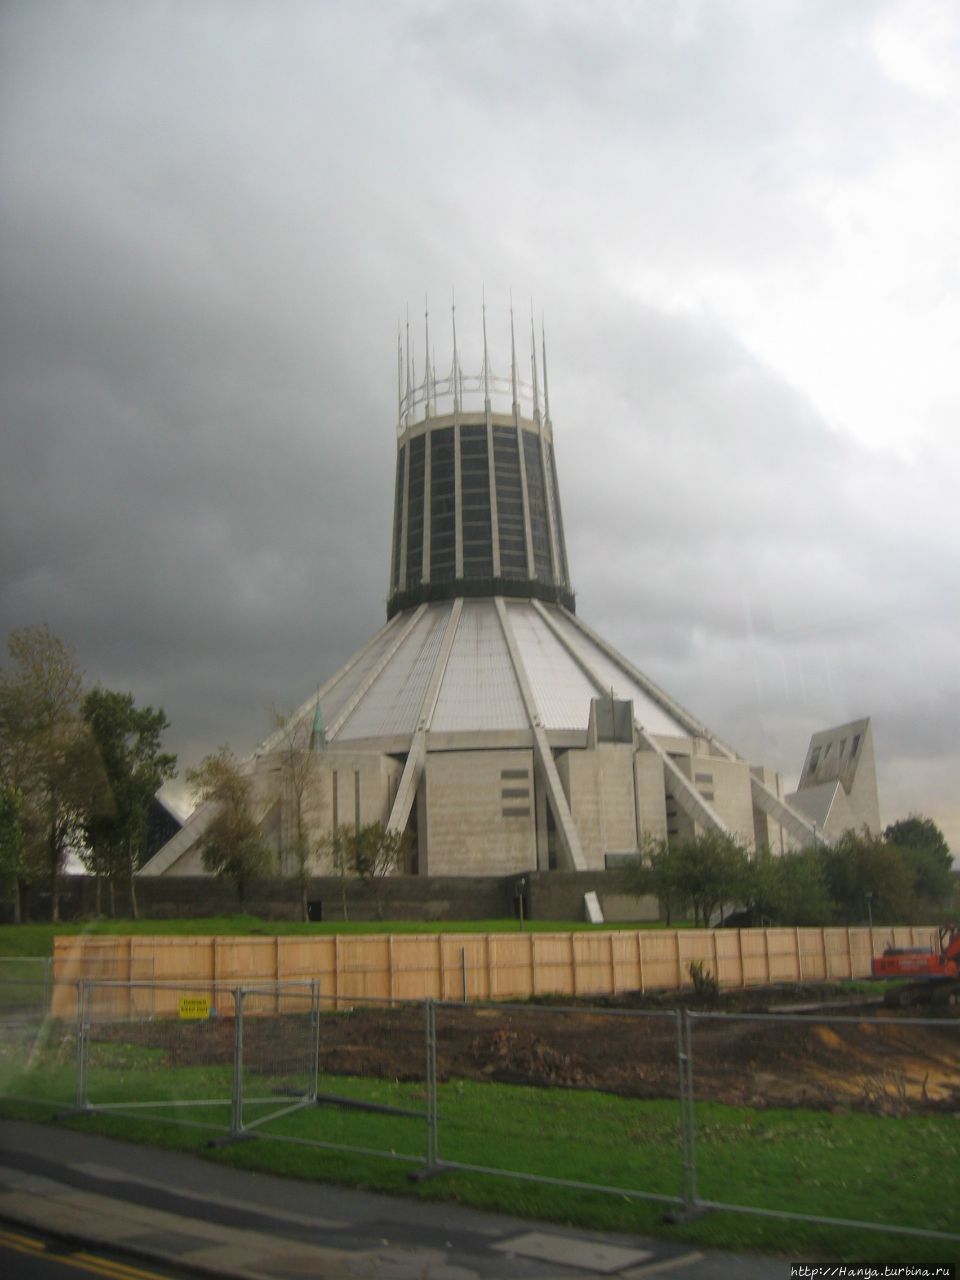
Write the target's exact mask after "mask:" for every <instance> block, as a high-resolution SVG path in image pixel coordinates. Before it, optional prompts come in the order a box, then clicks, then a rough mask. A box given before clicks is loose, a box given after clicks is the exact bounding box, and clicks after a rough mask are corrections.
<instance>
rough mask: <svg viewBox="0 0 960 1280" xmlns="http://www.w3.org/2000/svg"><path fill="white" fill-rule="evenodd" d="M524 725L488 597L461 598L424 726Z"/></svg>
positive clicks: (456, 729)
mask: <svg viewBox="0 0 960 1280" xmlns="http://www.w3.org/2000/svg"><path fill="white" fill-rule="evenodd" d="M528 726H529V721H528V719H527V713H526V710H525V708H524V705H523V698H522V697H521V695H520V688H519V686H518V684H517V678H516V676H515V675H514V671H513V663H512V662H511V661H510V653H509V650H508V649H507V645H506V641H505V640H504V638H503V629H502V627H501V626H500V619H499V617H498V616H497V611H496V607H495V605H494V603H493V601H492V600H467V601H465V602H464V606H463V613H462V614H461V615H460V626H459V627H458V628H457V635H456V639H455V640H454V643H453V648H452V650H451V651H450V658H449V661H448V662H447V669H446V672H445V673H444V677H443V685H442V688H441V690H440V697H439V699H438V701H437V708H436V711H435V712H434V716H433V721H432V723H431V725H430V728H431V729H432V730H433V731H435V732H437V733H469V732H470V731H476V732H481V731H484V730H496V729H526V728H527V727H528Z"/></svg>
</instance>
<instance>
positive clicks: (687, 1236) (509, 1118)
mask: <svg viewBox="0 0 960 1280" xmlns="http://www.w3.org/2000/svg"><path fill="white" fill-rule="evenodd" d="M168 1047H169V1046H168ZM74 1051H75V1043H74V1041H73V1037H72V1033H71V1031H70V1029H69V1028H66V1029H61V1028H59V1027H57V1026H56V1025H53V1024H50V1025H48V1027H47V1034H46V1035H45V1036H42V1037H40V1038H35V1039H34V1040H33V1042H32V1043H28V1037H27V1035H26V1033H24V1041H23V1043H21V1044H19V1045H18V1044H16V1043H15V1042H13V1040H12V1039H11V1038H9V1037H6V1036H5V1037H4V1040H3V1047H2V1049H0V1093H6V1094H7V1098H6V1100H4V1101H3V1102H2V1103H0V1109H2V1112H3V1114H7V1115H22V1116H30V1117H33V1118H39V1119H50V1118H51V1117H52V1116H53V1115H54V1114H55V1113H56V1112H57V1111H62V1110H63V1109H64V1108H69V1106H70V1105H71V1104H72V1102H73V1098H74V1061H73V1058H74ZM165 1053H166V1050H162V1049H159V1048H157V1047H155V1046H150V1045H148V1044H142V1043H140V1044H133V1043H128V1042H126V1041H124V1040H121V1039H116V1038H114V1036H113V1035H111V1036H109V1037H107V1036H104V1037H101V1038H98V1039H96V1040H95V1042H94V1043H93V1044H92V1047H91V1056H90V1062H89V1071H88V1090H89V1098H90V1099H91V1101H92V1102H94V1103H101V1104H103V1103H110V1102H113V1103H128V1104H129V1103H134V1102H136V1103H138V1104H142V1103H143V1102H145V1101H146V1102H149V1103H151V1104H152V1105H151V1106H150V1107H147V1108H142V1107H138V1108H137V1109H133V1110H130V1111H129V1112H128V1113H126V1114H119V1113H117V1112H107V1113H94V1114H86V1115H79V1116H74V1117H72V1118H71V1119H69V1120H67V1121H61V1123H69V1124H70V1125H71V1126H74V1125H75V1126H79V1127H82V1128H89V1129H95V1130H96V1131H98V1132H103V1133H108V1134H111V1135H114V1136H117V1137H122V1138H127V1139H132V1140H134V1141H141V1142H148V1143H152V1144H155V1145H159V1146H168V1147H176V1148H179V1149H187V1150H193V1151H198V1152H203V1153H204V1154H205V1155H207V1156H208V1158H210V1159H215V1160H220V1161H224V1162H226V1163H229V1164H232V1165H235V1166H238V1167H243V1168H248V1169H259V1170H264V1171H270V1172H275V1173H280V1174H286V1175H289V1176H296V1177H301V1178H312V1179H317V1180H319V1181H336V1182H343V1183H348V1184H350V1185H354V1186H361V1187H367V1188H370V1189H375V1190H380V1191H386V1192H390V1193H393V1194H403V1195H409V1196H416V1197H418V1198H424V1199H429V1200H448V1201H455V1202H457V1203H461V1204H470V1205H475V1206H478V1207H483V1208H488V1209H494V1210H500V1211H503V1212H506V1213H510V1214H516V1215H520V1216H531V1217H540V1218H545V1219H548V1220H552V1221H556V1222H564V1223H570V1224H575V1225H579V1226H584V1227H592V1228H599V1229H609V1230H624V1231H634V1232H656V1233H657V1234H665V1235H669V1236H672V1237H674V1238H677V1239H682V1240H685V1241H688V1242H690V1243H699V1244H704V1245H711V1246H716V1247H723V1248H731V1249H751V1248H755V1249H761V1250H768V1251H771V1252H778V1253H785V1254H787V1255H790V1256H793V1257H794V1258H804V1259H805V1260H810V1259H812V1258H817V1257H819V1258H828V1259H830V1260H833V1261H859V1262H867V1261H870V1262H886V1263H889V1262H893V1261H894V1260H896V1261H901V1262H910V1263H915V1264H919V1263H921V1262H924V1263H928V1264H931V1263H943V1262H946V1261H951V1260H954V1259H955V1258H956V1255H957V1251H958V1249H957V1245H956V1243H952V1244H951V1243H949V1242H944V1241H932V1240H922V1239H908V1238H905V1237H899V1238H898V1237H895V1236H892V1235H889V1234H885V1233H875V1232H869V1231H862V1230H855V1229H850V1230H848V1229H840V1228H834V1227H822V1226H814V1225H808V1224H805V1223H798V1222H791V1221H785V1220H779V1219H765V1218H762V1217H749V1216H742V1215H739V1214H732V1213H726V1212H717V1213H712V1214H709V1215H707V1216H705V1217H703V1218H700V1219H698V1220H695V1221H693V1222H689V1223H687V1224H685V1225H683V1226H667V1225H665V1224H664V1223H663V1221H662V1214H663V1206H662V1205H657V1204H653V1203H649V1202H643V1201H637V1200H634V1199H631V1198H629V1197H628V1196H627V1195H625V1194H599V1193H593V1192H586V1191H582V1190H577V1189H572V1188H567V1187H562V1186H553V1185H550V1186H547V1185H539V1184H536V1183H533V1182H528V1181H523V1180H520V1179H519V1178H516V1179H510V1178H508V1177H503V1176H494V1175H490V1174H481V1173H477V1172H464V1171H451V1172H449V1173H446V1174H444V1175H443V1176H441V1177H438V1178H432V1179H429V1180H428V1181H426V1182H423V1183H419V1184H413V1183H411V1182H410V1181H409V1180H408V1173H409V1171H410V1168H411V1166H412V1165H413V1164H415V1163H417V1162H420V1161H422V1159H423V1155H424V1153H425V1150H426V1141H427V1128H426V1121H425V1109H426V1097H425V1089H424V1086H423V1084H422V1083H420V1082H416V1081H414V1082H396V1081H392V1080H381V1079H366V1078H360V1077H355V1076H351V1077H342V1076H338V1077H333V1076H328V1077H323V1078H321V1080H320V1082H319V1092H320V1093H321V1094H323V1095H327V1094H329V1095H334V1096H336V1097H338V1098H340V1099H343V1100H347V1099H351V1100H355V1101H360V1102H363V1103H366V1104H374V1105H376V1106H378V1107H381V1108H383V1110H381V1111H372V1110H369V1109H365V1110H361V1109H357V1108H353V1107H349V1106H343V1105H339V1106H338V1105H331V1104H330V1103H329V1102H328V1103H325V1104H324V1105H320V1106H311V1107H309V1108H306V1109H303V1110H299V1111H295V1112H292V1113H287V1114H284V1115H280V1116H277V1117H276V1118H274V1119H272V1120H269V1122H268V1123H266V1124H263V1125H262V1126H260V1127H257V1129H256V1132H257V1133H259V1134H260V1136H261V1141H258V1142H249V1143H241V1144H238V1145H235V1146H227V1147H221V1148H217V1149H214V1150H209V1151H208V1150H206V1149H205V1143H206V1141H207V1140H208V1139H209V1138H210V1137H211V1128H212V1129H215V1130H219V1131H221V1132H222V1131H224V1130H226V1129H227V1128H228V1127H229V1119H230V1107H229V1099H230V1096H231V1071H230V1066H229V1064H228V1063H224V1062H214V1061H210V1062H204V1061H202V1054H194V1055H193V1056H192V1057H191V1056H189V1055H188V1057H187V1059H186V1060H187V1061H188V1062H189V1063H190V1065H182V1066H181V1065H178V1066H175V1067H171V1066H170V1065H169V1059H167V1058H165ZM244 1087H245V1093H246V1096H247V1097H248V1098H249V1099H251V1101H249V1102H248V1104H247V1106H246V1107H245V1110H244V1122H245V1124H247V1125H250V1124H252V1123H254V1122H257V1123H259V1122H260V1121H262V1120H263V1119H264V1118H265V1117H266V1116H268V1115H270V1113H274V1114H275V1115H276V1113H277V1112H278V1111H279V1110H281V1109H283V1108H284V1107H286V1106H289V1104H290V1102H291V1099H292V1096H293V1094H295V1093H296V1091H297V1089H298V1088H303V1077H302V1076H301V1077H299V1078H294V1077H292V1076H291V1077H288V1076H287V1075H285V1074H284V1069H283V1068H282V1067H277V1068H274V1069H271V1071H269V1072H268V1071H266V1070H264V1071H261V1072H259V1073H254V1072H248V1073H247V1074H245V1079H244ZM254 1098H259V1099H263V1100H264V1101H261V1102H255V1101H253V1100H252V1099H254ZM24 1099H33V1100H34V1101H32V1102H28V1101H25V1100H24ZM174 1100H180V1102H181V1104H182V1105H179V1106H169V1105H168V1106H166V1107H163V1106H161V1105H159V1104H163V1103H167V1104H169V1103H172V1102H173V1101H174ZM187 1103H193V1104H197V1103H199V1104H200V1105H191V1106H188V1105H185V1104H187ZM438 1107H439V1124H438V1141H439V1156H440V1160H441V1161H443V1160H447V1161H452V1162H457V1163H461V1164H469V1165H476V1166H483V1167H487V1168H499V1169H502V1170H508V1171H511V1172H513V1173H514V1174H517V1175H521V1176H522V1175H524V1174H527V1175H530V1174H538V1175H545V1176H548V1177H554V1178H557V1177H563V1178H565V1179H569V1180H571V1181H581V1182H597V1183H601V1184H603V1185H604V1186H607V1187H610V1188H622V1189H623V1191H624V1192H626V1191H628V1190H629V1189H636V1190H645V1191H648V1192H655V1193H658V1194H661V1195H665V1196H674V1195H677V1194H678V1193H679V1190H680V1176H681V1175H680V1156H679V1137H678V1107H677V1104H676V1103H675V1102H670V1101H638V1100H633V1099H627V1098H620V1097H616V1096H614V1095H612V1094H605V1093H597V1092H592V1091H588V1090H568V1089H548V1088H532V1087H528V1086H510V1085H503V1084H492V1083H477V1082H473V1081H466V1080H449V1081H445V1082H442V1083H441V1084H440V1085H439V1090H438ZM388 1109H392V1110H388ZM403 1112H406V1113H409V1114H401V1113H403ZM494 1118H495V1120H494ZM170 1120H175V1121H177V1122H178V1123H176V1124H170V1123H169V1121H170ZM696 1123H697V1168H698V1191H699V1195H700V1196H701V1197H702V1198H704V1199H716V1200H723V1201H726V1202H728V1203H735V1204H743V1205H754V1206H758V1207H761V1208H766V1209H782V1210H789V1211H791V1212H795V1213H811V1214H824V1215H831V1216H837V1217H849V1218H862V1219H865V1220H868V1221H874V1222H882V1221H884V1220H888V1221H891V1222H897V1223H903V1224H905V1225H913V1226H923V1227H925V1228H927V1229H933V1230H940V1231H949V1232H953V1233H960V1202H958V1201H957V1197H956V1195H955V1194H954V1193H953V1189H952V1181H953V1174H951V1173H950V1171H951V1170H956V1168H958V1167H960V1118H958V1116H957V1115H956V1114H955V1113H953V1114H951V1113H938V1114H922V1115H921V1114H918V1115H904V1116H875V1115H867V1114H863V1113H853V1112H841V1113H836V1114H834V1113H830V1112H824V1111H805V1110H765V1111H760V1110H751V1109H748V1108H735V1107H729V1106H724V1105H720V1104H711V1103H698V1104H697V1106H696ZM201 1126H209V1127H201ZM347 1146H353V1147H359V1148H363V1149H364V1150H365V1151H366V1152H368V1153H371V1154H358V1153H357V1152H352V1151H347V1150H341V1149H338V1148H342V1147H347ZM391 1157H393V1158H391ZM404 1158H406V1162H404Z"/></svg>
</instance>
